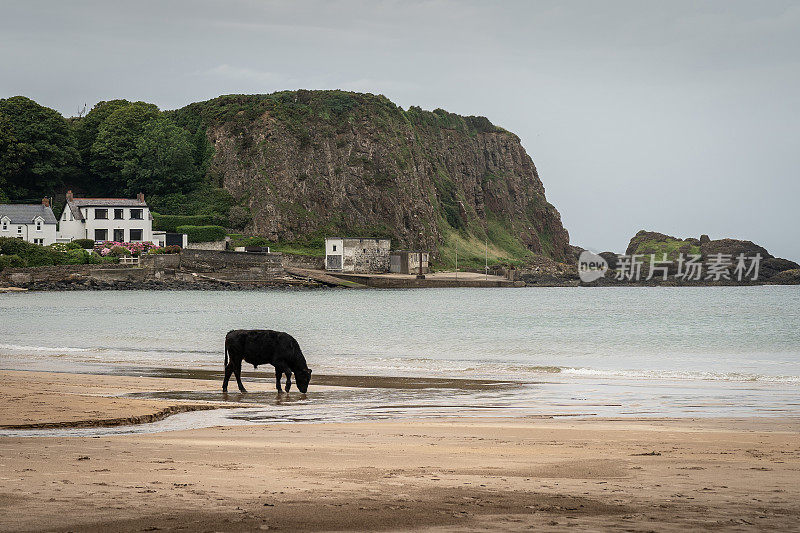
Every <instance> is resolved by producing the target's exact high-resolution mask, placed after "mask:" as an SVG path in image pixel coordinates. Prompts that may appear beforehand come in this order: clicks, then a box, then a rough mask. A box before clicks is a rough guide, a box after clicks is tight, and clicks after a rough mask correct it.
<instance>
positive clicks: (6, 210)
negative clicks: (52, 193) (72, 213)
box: [0, 198, 56, 246]
mask: <svg viewBox="0 0 800 533" xmlns="http://www.w3.org/2000/svg"><path fill="white" fill-rule="evenodd" d="M0 237H16V238H18V239H23V240H26V241H28V242H32V243H33V244H40V245H42V246H47V245H50V244H53V243H54V242H56V216H55V215H54V214H53V210H52V209H51V208H50V200H48V199H47V198H45V199H43V200H42V203H41V204H0Z"/></svg>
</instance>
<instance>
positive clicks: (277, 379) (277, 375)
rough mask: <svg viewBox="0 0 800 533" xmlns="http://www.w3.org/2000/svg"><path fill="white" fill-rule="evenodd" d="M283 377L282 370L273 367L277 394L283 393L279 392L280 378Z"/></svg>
mask: <svg viewBox="0 0 800 533" xmlns="http://www.w3.org/2000/svg"><path fill="white" fill-rule="evenodd" d="M282 375H283V368H281V367H279V366H276V367H275V386H276V387H277V388H278V392H283V391H282V390H281V376H282Z"/></svg>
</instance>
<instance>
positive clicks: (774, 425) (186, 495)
mask: <svg viewBox="0 0 800 533" xmlns="http://www.w3.org/2000/svg"><path fill="white" fill-rule="evenodd" d="M0 377H2V380H3V385H4V387H3V390H2V391H0V425H6V426H8V425H19V424H31V423H36V424H42V423H81V424H84V425H85V424H86V423H90V422H91V421H102V420H105V421H108V420H114V419H119V418H126V417H136V416H147V415H152V414H154V413H158V412H160V411H162V410H164V409H168V408H170V407H171V406H174V405H182V404H180V402H174V401H153V400H139V399H129V398H109V397H108V396H109V395H111V394H120V393H124V392H137V391H139V392H140V391H155V390H190V389H191V390H216V388H217V387H218V385H219V384H218V383H216V382H209V381H204V380H185V379H180V380H176V379H166V378H129V377H116V376H83V375H72V374H55V373H44V372H41V373H38V372H0ZM0 466H1V467H2V474H0V478H1V479H2V483H0V528H2V529H3V530H54V531H157V530H178V529H181V530H185V531H242V530H264V529H270V530H271V529H283V530H289V531H292V530H342V529H358V530H378V529H382V530H409V529H414V530H417V529H424V528H429V529H431V530H437V531H439V530H441V531H451V530H458V531H473V530H481V529H494V530H496V529H500V530H525V529H529V528H531V527H536V528H542V529H546V530H551V531H558V530H567V529H571V530H574V529H581V530H587V529H588V530H624V531H673V530H701V529H702V530H705V529H715V530H776V531H790V530H795V531H800V422H799V421H797V420H786V419H766V418H760V419H753V420H719V419H716V420H635V419H621V420H576V419H542V418H513V419H512V418H472V419H466V418H460V419H454V418H448V419H442V418H439V419H425V420H398V421H383V422H363V423H347V424H279V425H259V426H235V427H217V428H208V429H197V430H190V431H175V432H167V433H160V434H137V435H120V436H109V437H36V438H15V437H0Z"/></svg>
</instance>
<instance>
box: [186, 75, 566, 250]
mask: <svg viewBox="0 0 800 533" xmlns="http://www.w3.org/2000/svg"><path fill="white" fill-rule="evenodd" d="M173 118H174V119H175V120H176V122H178V123H179V124H180V125H182V126H184V127H186V128H187V129H189V130H190V131H191V130H197V129H200V128H202V129H204V130H205V132H206V134H207V136H208V139H209V141H210V143H211V144H212V145H213V156H212V158H211V161H210V166H209V176H210V177H211V179H212V180H213V181H215V182H216V183H217V184H218V185H220V186H222V187H224V188H225V189H227V190H228V191H230V192H231V194H233V196H234V197H235V198H236V200H237V201H239V202H241V203H242V205H244V206H246V207H247V208H248V209H249V210H250V213H251V215H252V220H251V222H250V224H249V226H248V227H247V229H246V231H247V232H248V233H252V234H254V235H261V236H265V237H267V238H269V239H271V240H275V241H295V240H312V239H317V240H318V239H320V238H322V237H324V236H333V235H347V236H383V237H390V238H392V239H393V241H394V242H393V247H396V248H416V247H423V248H426V249H430V250H433V251H434V255H435V258H436V259H437V260H438V261H439V262H440V263H452V261H453V259H454V254H455V252H456V250H458V254H459V263H460V264H462V265H468V264H469V263H470V261H472V262H475V263H478V262H479V263H480V264H481V265H482V264H483V256H484V242H485V240H486V239H488V242H489V255H490V260H492V261H509V262H519V261H521V260H524V259H525V258H530V257H532V254H534V253H535V254H542V255H546V256H548V257H551V258H554V259H556V260H565V259H567V258H568V257H569V256H570V253H571V251H570V248H569V235H568V233H567V231H566V230H565V229H564V227H563V226H562V224H561V217H560V215H559V213H558V211H557V210H556V209H555V207H553V206H552V205H551V204H550V203H548V202H547V200H546V198H545V191H544V187H543V185H542V182H541V181H540V179H539V175H538V173H537V171H536V167H535V165H534V164H533V161H532V160H531V158H530V156H529V155H528V154H527V153H526V152H525V149H524V148H523V147H522V145H521V144H520V140H519V138H518V137H517V136H516V135H514V134H513V133H510V132H508V131H505V130H503V129H502V128H499V127H497V126H494V125H493V124H492V123H491V122H489V120H487V119H486V118H484V117H464V116H459V115H455V114H452V113H448V112H446V111H443V110H441V109H437V110H435V111H432V112H430V111H423V110H422V109H419V108H416V107H411V108H409V109H408V110H403V109H402V108H400V107H398V106H396V105H395V104H393V103H392V102H391V101H389V100H388V99H386V98H385V97H383V96H375V95H371V94H359V93H350V92H343V91H302V90H301V91H287V92H280V93H274V94H270V95H232V96H223V97H219V98H216V99H213V100H209V101H207V102H199V103H195V104H191V105H189V106H187V107H185V108H182V109H179V110H177V111H175V112H173Z"/></svg>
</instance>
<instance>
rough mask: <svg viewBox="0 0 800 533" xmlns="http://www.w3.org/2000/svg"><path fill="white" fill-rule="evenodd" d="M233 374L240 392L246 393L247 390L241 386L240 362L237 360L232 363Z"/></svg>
mask: <svg viewBox="0 0 800 533" xmlns="http://www.w3.org/2000/svg"><path fill="white" fill-rule="evenodd" d="M233 373H234V374H236V384H237V385H239V391H240V392H247V389H245V388H244V385H242V360H241V359H239V360H238V361H236V363H234V367H233Z"/></svg>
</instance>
